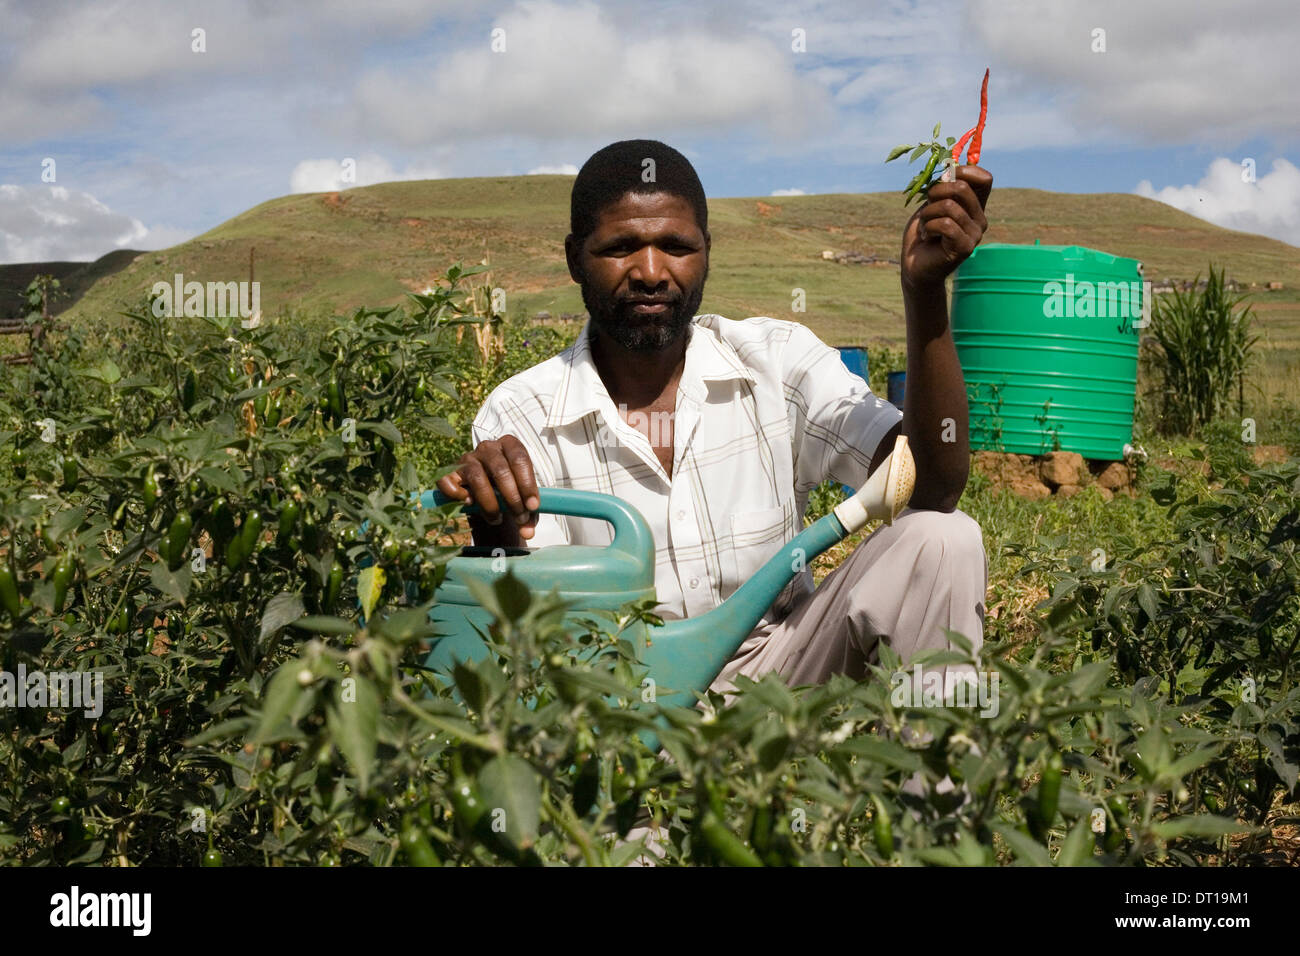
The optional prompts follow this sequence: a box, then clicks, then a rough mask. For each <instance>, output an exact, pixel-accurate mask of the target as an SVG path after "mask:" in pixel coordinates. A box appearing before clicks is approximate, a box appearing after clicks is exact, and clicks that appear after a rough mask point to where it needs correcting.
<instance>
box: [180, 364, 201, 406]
mask: <svg viewBox="0 0 1300 956" xmlns="http://www.w3.org/2000/svg"><path fill="white" fill-rule="evenodd" d="M198 395H199V383H198V380H197V379H196V378H195V377H194V369H190V370H189V371H188V372H186V373H185V384H184V385H182V386H181V404H182V405H184V406H185V407H186V408H187V409H189V408H193V407H194V402H195V400H196V399H197V398H198Z"/></svg>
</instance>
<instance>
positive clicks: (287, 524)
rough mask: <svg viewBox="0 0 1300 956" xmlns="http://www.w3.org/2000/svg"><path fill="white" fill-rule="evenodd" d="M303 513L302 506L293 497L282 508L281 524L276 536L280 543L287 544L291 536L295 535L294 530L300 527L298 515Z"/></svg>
mask: <svg viewBox="0 0 1300 956" xmlns="http://www.w3.org/2000/svg"><path fill="white" fill-rule="evenodd" d="M301 513H302V508H301V507H299V505H298V502H296V501H294V500H293V499H292V498H291V499H289V500H288V501H286V502H285V503H284V507H282V508H281V509H280V524H279V527H278V528H277V530H276V538H277V540H278V541H279V543H280V545H281V546H283V545H287V544H288V543H289V538H290V537H292V536H293V533H294V531H296V530H297V528H298V516H299V515H300V514H301Z"/></svg>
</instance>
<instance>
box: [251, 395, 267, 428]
mask: <svg viewBox="0 0 1300 956" xmlns="http://www.w3.org/2000/svg"><path fill="white" fill-rule="evenodd" d="M253 414H254V415H256V416H257V420H258V421H261V422H265V421H266V393H265V392H263V393H262V394H261V395H259V396H257V397H256V398H255V399H253Z"/></svg>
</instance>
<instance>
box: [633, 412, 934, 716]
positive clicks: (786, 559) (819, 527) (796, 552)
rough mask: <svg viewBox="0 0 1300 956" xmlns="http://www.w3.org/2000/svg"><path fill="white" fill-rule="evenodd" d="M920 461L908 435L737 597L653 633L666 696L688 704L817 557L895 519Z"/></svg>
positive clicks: (652, 651) (648, 659)
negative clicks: (852, 536)
mask: <svg viewBox="0 0 1300 956" xmlns="http://www.w3.org/2000/svg"><path fill="white" fill-rule="evenodd" d="M915 483H916V466H915V464H914V462H913V460H912V453H911V450H910V449H909V448H908V445H907V438H906V436H903V435H899V436H898V438H897V439H896V440H895V442H894V448H893V450H892V451H891V452H890V453H889V455H888V456H887V457H886V458H885V460H884V461H883V462H881V464H880V467H879V468H877V469H876V471H875V472H873V473H872V475H871V477H870V478H869V479H868V480H867V482H866V484H865V485H864V486H863V487H862V489H861V490H859V491H858V493H857V494H855V495H853V497H851V498H848V499H846V500H845V501H842V502H841V503H840V504H839V505H838V506H836V508H835V510H834V511H833V512H832V513H831V514H828V515H826V516H825V517H823V518H821V519H820V520H818V521H816V522H814V523H813V524H811V525H809V526H808V527H807V528H805V529H804V530H803V531H801V532H800V533H799V534H797V535H795V536H794V537H793V538H791V539H790V540H789V541H787V542H786V544H785V545H784V546H783V547H782V548H781V549H780V550H779V551H777V553H776V554H774V555H772V557H771V558H769V559H768V561H767V563H765V564H764V565H763V566H762V567H761V568H759V569H758V571H757V572H756V573H755V574H754V575H753V577H751V578H750V579H749V580H748V581H746V582H745V583H744V584H743V585H741V586H740V587H739V588H738V589H737V590H736V592H735V593H734V594H732V595H731V597H729V598H727V600H725V601H723V602H722V603H721V604H720V605H718V606H717V607H716V608H714V609H713V610H712V611H709V612H707V613H705V614H701V615H699V616H698V617H692V618H687V619H685V620H678V621H670V622H668V623H667V624H665V625H664V626H663V627H658V628H653V629H652V630H651V632H650V633H649V635H648V641H647V646H646V647H645V649H644V651H643V652H642V655H641V659H642V661H643V662H644V663H645V664H647V665H648V666H649V667H650V673H651V676H652V677H653V678H654V680H655V682H656V684H657V685H659V686H663V687H665V688H666V689H667V690H668V691H669V695H668V696H667V698H666V699H661V700H660V703H664V704H668V705H669V706H671V705H674V704H676V705H682V706H689V705H690V704H691V703H692V702H693V700H694V698H693V697H692V695H691V690H692V689H700V690H702V689H703V688H705V687H707V686H708V685H709V684H710V683H712V681H713V679H714V677H716V676H717V674H718V672H719V671H721V670H722V667H723V665H725V664H726V662H727V661H728V660H729V659H730V658H731V656H732V655H733V654H735V652H736V650H737V649H738V648H739V647H740V645H741V644H743V643H744V641H745V638H747V637H748V636H749V635H750V634H751V633H752V632H753V630H754V628H755V627H757V626H758V623H759V621H761V620H762V619H763V613H764V612H765V611H766V610H767V609H768V607H769V606H771V604H772V602H773V601H775V600H776V599H777V596H778V595H779V594H780V593H781V591H782V590H783V589H784V588H785V586H786V585H787V584H789V583H790V579H791V578H792V577H794V575H795V574H797V573H799V572H800V571H802V570H803V569H804V568H806V567H807V566H808V563H809V562H810V561H812V559H813V558H815V557H817V555H819V554H821V553H822V552H823V551H825V550H826V549H827V548H829V547H831V546H832V545H834V544H835V543H836V542H838V541H841V540H842V539H843V538H845V537H847V536H848V535H850V534H853V533H854V532H856V531H859V530H861V529H862V528H863V526H865V525H866V524H867V522H868V521H872V520H883V521H884V522H885V523H887V524H892V523H893V521H894V519H895V518H896V517H898V515H899V513H900V512H901V511H902V510H903V509H904V508H906V507H907V503H908V501H909V500H910V499H911V497H912V489H913V487H914V486H915Z"/></svg>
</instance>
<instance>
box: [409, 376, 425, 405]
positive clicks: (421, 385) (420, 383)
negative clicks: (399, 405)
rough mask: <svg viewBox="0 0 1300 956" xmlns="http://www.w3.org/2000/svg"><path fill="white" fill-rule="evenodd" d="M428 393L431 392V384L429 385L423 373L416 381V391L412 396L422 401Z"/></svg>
mask: <svg viewBox="0 0 1300 956" xmlns="http://www.w3.org/2000/svg"><path fill="white" fill-rule="evenodd" d="M428 393H429V386H428V383H427V382H425V380H424V376H423V375H421V376H420V378H419V379H418V380H417V381H416V383H415V392H414V393H413V394H412V397H413V398H414V399H415V400H416V401H417V402H422V401H424V397H425V396H426V395H427V394H428Z"/></svg>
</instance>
